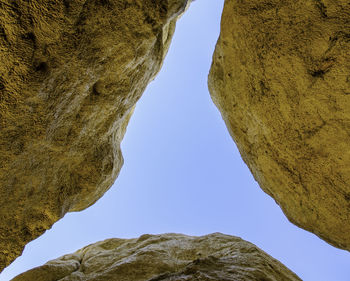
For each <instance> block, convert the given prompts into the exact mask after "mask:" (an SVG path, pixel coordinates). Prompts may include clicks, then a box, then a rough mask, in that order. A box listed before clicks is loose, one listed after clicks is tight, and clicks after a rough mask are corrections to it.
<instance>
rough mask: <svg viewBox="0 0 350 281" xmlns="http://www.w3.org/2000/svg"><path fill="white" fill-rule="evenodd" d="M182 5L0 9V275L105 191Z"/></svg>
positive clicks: (41, 4) (19, 5)
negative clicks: (55, 226)
mask: <svg viewBox="0 0 350 281" xmlns="http://www.w3.org/2000/svg"><path fill="white" fill-rule="evenodd" d="M187 2H188V0H168V1H163V0H156V1H154V0H135V1H130V0H113V1H110V0H103V1H98V0H73V1H67V0H54V1H39V0H33V1H24V0H21V1H14V0H6V1H1V2H0V127H1V130H0V134H1V135H0V271H1V270H2V269H3V268H4V267H5V266H7V265H8V264H9V263H10V262H11V261H13V260H14V259H15V258H16V257H17V256H18V255H20V254H21V252H22V250H23V247H24V245H25V244H26V243H28V242H29V241H31V240H33V239H34V238H36V237H38V236H39V235H41V234H42V233H43V232H44V231H45V230H46V229H49V228H50V227H51V225H52V224H53V223H54V222H55V221H57V220H58V219H60V218H61V217H63V216H64V214H65V213H66V212H68V211H79V210H82V209H84V208H86V207H88V206H90V205H91V204H93V203H94V202H95V201H96V200H98V199H99V198H100V197H101V196H102V195H103V194H104V193H105V192H106V190H108V188H109V187H110V186H111V185H112V183H113V182H114V180H115V179H116V177H117V175H118V173H119V170H120V168H121V166H122V162H123V159H122V155H121V152H120V147H119V145H120V142H121V140H122V137H123V135H124V132H125V128H126V125H127V123H128V120H129V117H130V115H131V113H132V110H133V107H134V105H135V103H136V101H137V100H138V99H139V98H140V96H141V94H142V92H143V91H144V89H145V87H146V86H147V84H148V83H149V82H150V81H151V80H152V79H153V78H154V76H155V75H156V73H157V72H158V71H159V69H160V67H161V64H162V61H163V58H164V56H165V54H166V52H167V49H168V47H169V43H170V40H171V37H172V35H173V32H174V28H175V21H176V19H177V17H178V16H179V15H180V13H182V12H183V11H184V10H185V8H186V6H187Z"/></svg>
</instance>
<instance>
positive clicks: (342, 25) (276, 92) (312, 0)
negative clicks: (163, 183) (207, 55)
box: [209, 0, 350, 250]
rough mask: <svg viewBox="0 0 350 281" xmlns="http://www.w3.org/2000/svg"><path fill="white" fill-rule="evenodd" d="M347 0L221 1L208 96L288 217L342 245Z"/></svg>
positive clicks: (345, 223) (348, 194)
mask: <svg viewBox="0 0 350 281" xmlns="http://www.w3.org/2000/svg"><path fill="white" fill-rule="evenodd" d="M349 18H350V3H349V1H345V0H338V1H332V0H306V1H304V0H297V1H294V0H283V1H279V0H278V1H277V0H263V1H262V0H253V1H240V0H226V2H225V7H224V12H223V16H222V22H221V34H220V38H219V40H218V43H217V46H216V50H215V54H214V57H213V64H212V68H211V72H210V75H209V88H210V92H211V95H212V99H213V101H214V102H215V104H216V105H217V107H218V108H219V110H220V111H221V113H222V116H223V119H224V120H225V122H226V125H227V127H228V129H229V131H230V134H231V136H232V137H233V139H234V141H235V142H236V144H237V146H238V148H239V150H240V153H241V155H242V158H243V160H244V161H245V162H246V163H247V165H248V166H249V168H250V170H251V172H252V173H253V175H254V177H255V179H256V180H257V182H258V183H259V184H260V186H261V188H262V189H263V190H264V191H265V192H266V193H268V194H269V195H271V196H272V197H273V198H274V199H275V201H276V202H277V203H278V204H279V205H280V207H281V208H282V210H283V211H284V213H285V214H286V216H287V217H288V218H289V220H290V221H291V222H293V223H295V224H296V225H298V226H299V227H302V228H304V229H306V230H309V231H311V232H313V233H315V234H316V235H318V236H319V237H321V238H322V239H324V240H325V241H327V242H329V243H331V244H332V245H334V246H336V247H339V248H342V249H347V250H350V235H349V233H350V22H349Z"/></svg>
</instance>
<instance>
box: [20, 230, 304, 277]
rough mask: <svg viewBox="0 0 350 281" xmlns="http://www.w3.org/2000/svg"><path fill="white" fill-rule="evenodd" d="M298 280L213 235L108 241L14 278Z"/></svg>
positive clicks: (251, 250)
mask: <svg viewBox="0 0 350 281" xmlns="http://www.w3.org/2000/svg"><path fill="white" fill-rule="evenodd" d="M31 280H33V281H41V280H42V281H44V280H45V281H54V280H55V281H56V280H62V281H63V280H64V281H75V280H86V281H88V280H91V281H92V280H96V281H97V280H99V281H103V280H106V281H107V280H108V281H112V280H115V281H124V280H125V281H129V280H133V281H146V280H148V281H179V280H184V281H185V280H201V281H202V280H203V281H204V280H208V281H209V280H217V281H219V280H220V281H228V280H259V281H261V280H265V281H269V280H270V281H274V280H284V281H292V280H293V281H296V280H300V279H299V278H298V277H297V276H296V275H295V274H294V273H293V272H291V271H290V270H289V269H288V268H286V267H285V266H284V265H282V264H281V263H280V262H278V261H277V260H275V259H274V258H272V257H271V256H269V255H267V254H266V253H265V252H263V251H262V250H260V249H259V248H257V247H256V246H255V245H253V244H251V243H249V242H246V241H244V240H242V239H240V238H238V237H234V236H229V235H224V234H221V233H214V234H210V235H206V236H201V237H192V236H185V235H181V234H163V235H143V236H141V237H140V238H138V239H108V240H105V241H102V242H98V243H95V244H92V245H89V246H87V247H85V248H83V249H81V250H79V251H77V252H75V253H74V254H70V255H65V256H63V257H61V258H58V259H56V260H52V261H49V262H48V263H46V264H45V265H43V266H40V267H37V268H34V269H32V270H29V271H27V272H25V273H22V274H21V275H19V276H17V277H15V278H14V279H13V281H31Z"/></svg>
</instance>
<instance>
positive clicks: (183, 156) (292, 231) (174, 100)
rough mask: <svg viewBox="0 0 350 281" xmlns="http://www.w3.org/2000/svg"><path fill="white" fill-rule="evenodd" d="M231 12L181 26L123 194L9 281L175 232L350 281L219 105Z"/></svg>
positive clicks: (65, 228)
mask: <svg viewBox="0 0 350 281" xmlns="http://www.w3.org/2000/svg"><path fill="white" fill-rule="evenodd" d="M222 6H223V0H215V1H213V0H200V1H195V2H194V3H193V4H192V6H191V7H190V9H189V10H188V11H187V13H186V14H185V15H184V16H183V17H182V18H181V19H180V20H179V22H178V25H177V30H176V33H175V36H174V39H173V43H172V45H171V48H170V51H169V54H168V56H167V58H166V60H165V63H164V66H163V69H162V71H161V72H160V73H159V75H158V76H157V78H156V79H155V81H154V82H152V83H151V84H150V85H149V87H148V88H147V90H146V92H145V93H144V96H143V97H142V99H141V100H140V102H139V103H138V105H137V107H136V110H135V113H134V115H133V117H132V119H131V121H130V124H129V127H128V130H127V133H126V136H125V138H124V141H123V144H122V150H123V154H124V158H125V164H124V167H123V169H122V171H121V173H120V176H119V178H118V179H117V181H116V183H115V184H114V185H113V187H112V188H111V189H110V190H109V191H108V192H107V193H106V194H105V196H104V197H103V198H102V199H100V200H99V201H98V202H97V203H96V204H95V205H93V206H92V207H90V208H89V209H87V210H85V211H83V212H80V213H70V214H67V215H66V216H65V218H64V219H62V220H60V221H59V222H58V223H56V224H55V225H54V226H53V228H52V229H51V230H49V231H47V232H46V233H45V234H44V235H43V236H41V237H39V238H38V239H36V240H35V241H33V242H31V243H30V244H28V245H27V247H26V249H25V251H24V253H23V255H22V256H21V257H19V258H18V259H17V260H16V261H15V262H14V263H13V264H12V265H11V266H9V267H8V268H7V269H6V270H5V271H4V272H3V273H2V274H1V275H0V281H7V280H10V279H11V278H12V277H14V276H16V275H18V274H19V273H21V272H23V271H26V270H28V269H31V268H33V267H35V266H39V265H41V264H43V263H45V262H46V261H48V260H50V259H54V258H57V257H59V256H61V255H64V254H68V253H71V252H74V251H76V250H78V249H80V248H82V247H84V246H86V245H88V244H90V243H94V242H97V241H100V240H103V239H106V238H112V237H119V238H131V237H138V236H140V235H142V234H145V233H154V234H158V233H166V232H177V233H184V234H189V235H204V234H208V233H212V232H222V233H225V234H231V235H235V236H239V237H242V238H243V239H245V240H247V241H250V242H252V243H254V244H256V245H257V246H258V247H260V248H261V249H263V250H264V251H266V252H267V253H268V254H270V255H271V256H273V257H274V258H276V259H278V260H280V261H281V262H282V263H284V264H285V265H286V266H287V267H289V268H290V269H291V270H293V271H294V272H295V273H297V274H298V275H299V276H300V277H301V278H302V279H303V280H306V281H315V280H317V281H335V280H336V281H348V280H349V279H350V254H349V252H345V251H342V250H339V249H336V248H334V247H332V246H330V245H328V244H327V243H325V242H324V241H322V240H321V239H319V238H318V237H316V236H315V235H313V234H311V233H309V232H306V231H304V230H302V229H300V228H298V227H296V226H294V225H293V224H291V223H289V222H288V220H287V219H286V217H285V216H284V215H283V213H282V212H281V210H280V208H279V207H278V205H277V204H276V203H275V202H274V200H273V199H272V198H270V197H269V196H268V195H266V194H265V193H264V192H263V191H262V190H261V189H260V188H259V186H258V185H257V183H256V182H255V181H254V179H253V177H252V175H251V174H250V172H249V170H248V168H247V166H246V165H245V164H244V162H243V161H242V159H241V157H240V155H239V153H238V151H237V148H236V146H235V144H234V142H233V141H232V139H231V137H230V136H229V133H228V131H227V129H226V127H225V125H224V122H223V120H222V119H221V116H220V113H219V112H218V110H217V109H216V108H215V106H214V104H213V103H212V101H211V99H210V96H209V93H208V90H207V75H208V72H209V68H210V64H211V57H212V54H213V51H214V47H215V43H216V40H217V38H218V35H219V22H220V15H221V11H222Z"/></svg>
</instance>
